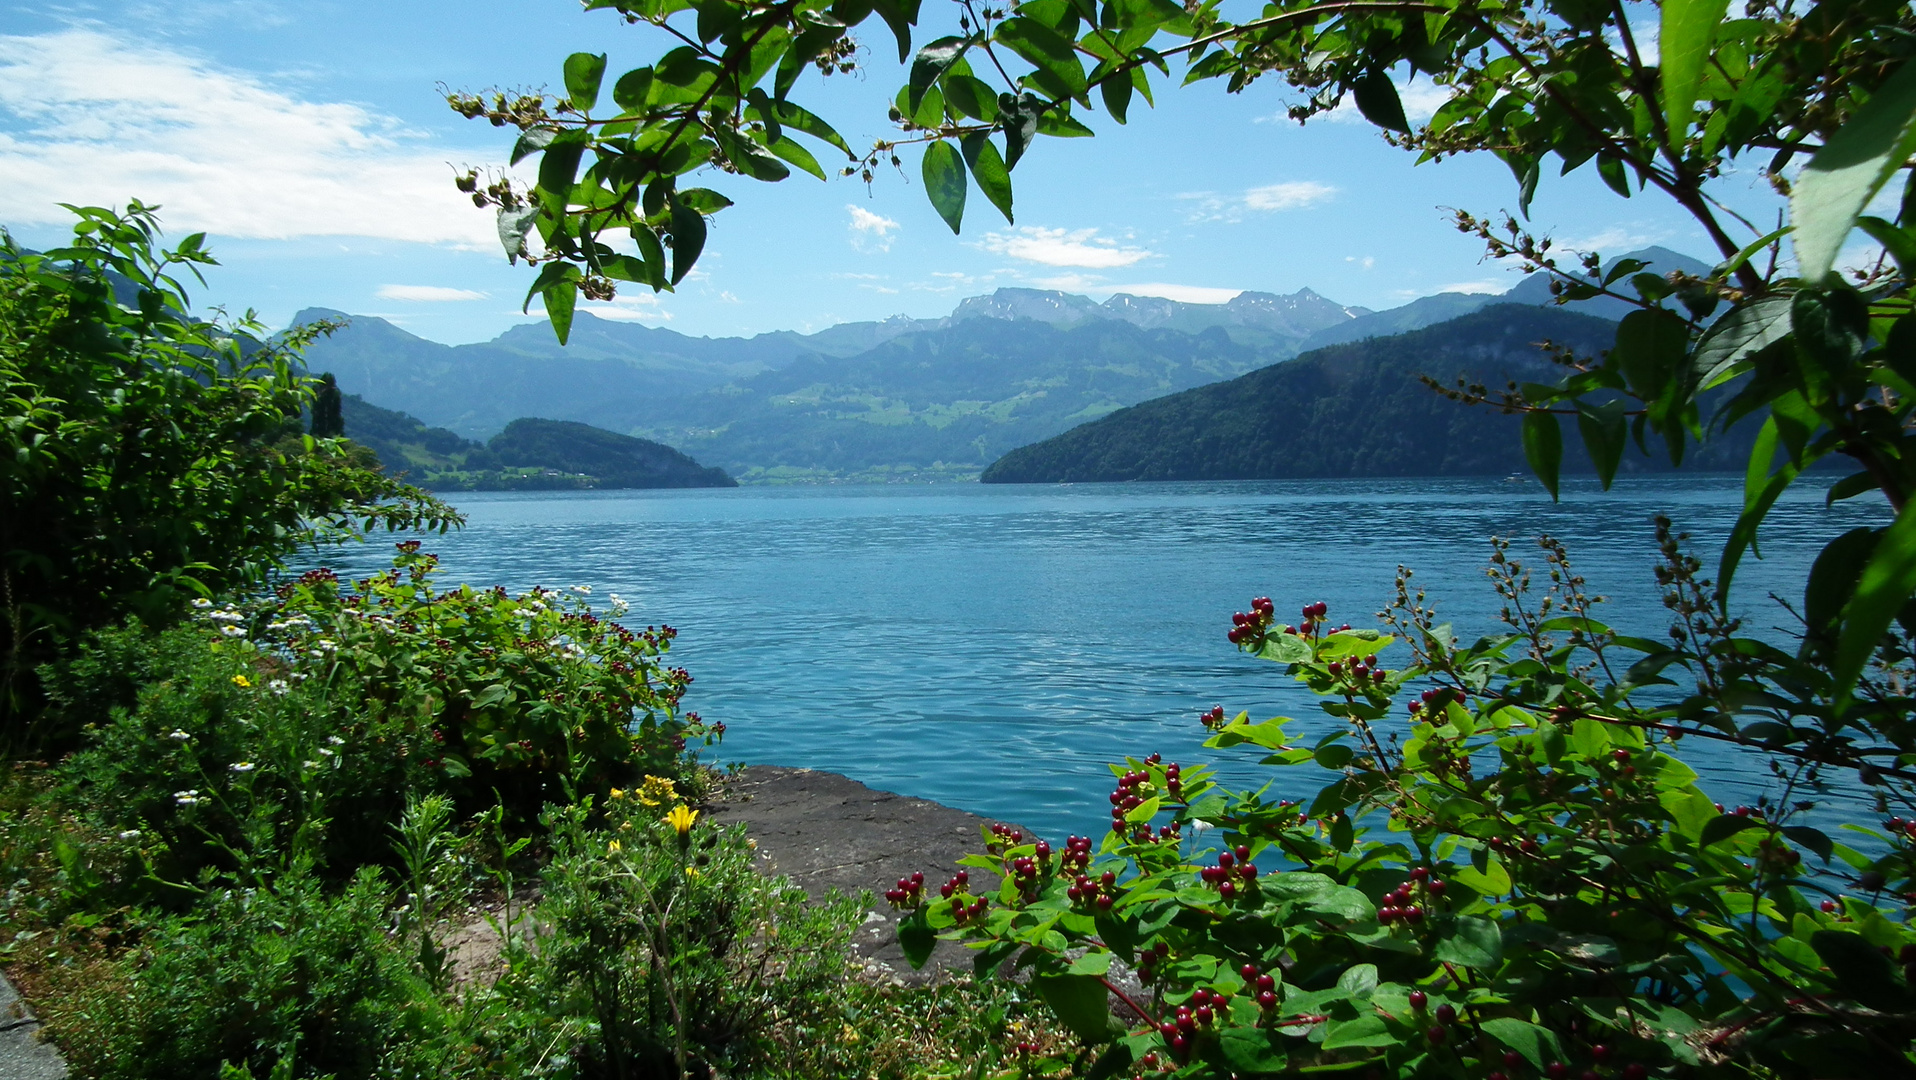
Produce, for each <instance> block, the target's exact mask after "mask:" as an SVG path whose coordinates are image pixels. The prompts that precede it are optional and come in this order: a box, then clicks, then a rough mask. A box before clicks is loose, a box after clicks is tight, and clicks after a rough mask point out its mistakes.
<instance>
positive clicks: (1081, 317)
mask: <svg viewBox="0 0 1916 1080" xmlns="http://www.w3.org/2000/svg"><path fill="white" fill-rule="evenodd" d="M1634 255H1635V257H1637V258H1642V259H1645V260H1647V261H1650V262H1651V263H1652V264H1653V266H1652V268H1653V269H1654V270H1656V271H1659V272H1667V271H1669V270H1673V269H1684V270H1688V271H1691V272H1698V271H1706V270H1707V267H1704V266H1703V265H1702V264H1700V263H1697V262H1696V261H1695V260H1691V259H1688V258H1686V257H1684V256H1681V255H1678V254H1676V253H1674V252H1668V251H1664V250H1662V249H1655V248H1653V249H1650V250H1648V251H1645V252H1638V253H1634ZM1548 300H1549V292H1548V287H1547V283H1546V282H1544V281H1543V280H1541V279H1540V278H1538V277H1534V276H1533V277H1532V278H1528V279H1525V280H1524V281H1523V282H1522V283H1520V284H1519V285H1518V286H1517V287H1516V288H1515V289H1513V290H1511V291H1510V292H1509V293H1506V294H1504V295H1503V296H1501V297H1497V296H1490V295H1482V294H1461V293H1443V294H1438V295H1436V296H1429V297H1424V298H1422V299H1419V300H1416V301H1413V302H1412V303H1410V304H1407V305H1405V306H1403V307H1399V308H1395V309H1391V310H1388V311H1382V312H1373V311H1370V310H1367V309H1365V308H1358V307H1347V306H1343V305H1340V304H1337V303H1335V302H1334V301H1331V300H1328V299H1325V298H1324V297H1322V296H1320V295H1318V294H1317V293H1315V292H1313V291H1311V290H1309V289H1302V290H1299V291H1298V292H1296V293H1293V294H1291V295H1288V296H1280V295H1276V294H1272V293H1256V292H1246V293H1241V294H1239V295H1238V296H1236V297H1234V298H1233V299H1232V300H1231V301H1229V302H1228V303H1224V304H1191V303H1181V302H1178V301H1173V300H1165V299H1160V298H1157V297H1139V296H1130V295H1123V294H1120V295H1117V296H1113V297H1111V298H1110V299H1109V300H1106V301H1105V302H1103V303H1097V302H1094V301H1092V300H1090V299H1088V298H1086V297H1082V296H1076V295H1073V294H1069V293H1063V292H1054V291H1047V290H1037V289H1000V290H998V291H997V292H995V293H992V294H990V295H988V296H977V297H971V298H968V299H965V300H963V301H961V302H960V303H959V304H958V305H957V307H956V308H955V309H954V310H953V311H952V313H951V314H950V315H949V316H947V317H945V318H942V319H911V318H905V317H896V318H892V319H887V320H883V321H881V322H863V323H847V324H842V325H838V326H834V327H831V328H829V329H826V330H823V331H820V332H818V333H815V334H798V333H794V332H789V331H780V332H775V333H768V334H760V335H757V336H754V337H741V338H705V337H691V336H688V335H684V334H679V333H676V332H674V331H671V330H666V329H661V328H656V327H647V326H640V325H636V324H632V323H626V322H613V321H610V320H605V319H600V318H596V317H594V316H592V315H590V314H587V313H584V312H581V313H580V314H579V315H578V316H577V317H576V319H575V322H574V324H573V330H572V335H571V343H570V345H568V346H564V347H561V346H560V345H559V344H558V343H557V342H556V341H555V340H554V338H553V336H552V334H551V331H550V330H549V329H548V328H546V327H545V326H543V325H525V326H519V327H515V328H513V329H511V330H509V331H507V332H506V333H504V334H502V335H500V336H499V337H497V338H495V339H493V340H492V341H489V342H482V343H477V344H472V345H459V346H448V345H441V344H438V343H435V342H431V341H426V340H424V339H422V338H419V337H416V336H414V335H412V334H409V333H407V332H405V331H404V330H402V329H400V328H398V327H396V326H393V325H392V324H390V323H388V322H386V321H385V320H382V319H378V318H374V317H367V316H358V317H355V316H348V315H343V314H342V313H339V312H332V311H325V310H321V309H310V310H308V311H304V312H301V313H300V315H299V316H298V317H297V321H299V322H306V321H310V320H313V319H317V318H334V319H341V320H344V321H345V322H346V324H347V325H346V326H345V327H344V328H343V329H341V330H339V331H338V332H336V333H334V334H333V335H332V336H331V337H329V338H327V339H324V340H322V341H320V342H318V343H316V344H315V345H314V346H313V347H312V348H310V349H309V350H308V352H307V364H308V366H309V368H310V369H312V370H314V371H331V372H332V373H333V374H334V375H335V376H336V378H337V379H338V381H339V384H340V386H341V387H342V388H343V389H344V390H346V391H347V392H350V393H356V394H359V395H361V396H362V397H364V398H365V399H366V400H367V401H369V402H371V403H374V404H377V405H379V406H381V407H384V408H387V409H396V410H401V411H403V412H406V413H409V414H411V415H412V416H415V417H418V418H419V419H420V420H421V421H423V422H424V423H425V424H426V425H428V426H434V427H443V428H446V429H449V430H450V431H452V432H454V433H456V434H458V435H460V436H463V437H466V438H475V439H485V438H489V437H490V436H491V435H493V434H495V433H497V432H499V431H501V430H503V429H504V428H505V426H506V425H507V424H508V423H509V422H511V421H512V420H515V419H518V418H522V417H528V416H538V417H545V418H548V419H555V420H573V421H580V422H583V423H586V424H591V425H593V426H596V427H599V428H604V429H608V430H610V431H614V432H620V433H624V434H629V435H633V436H638V437H641V438H645V439H650V440H655V441H657V442H660V443H663V444H666V445H668V446H671V447H675V448H677V449H678V450H681V451H683V452H685V453H687V454H690V455H692V456H694V457H696V458H697V459H699V460H700V461H703V462H706V463H708V464H711V465H714V466H718V467H721V468H723V469H724V470H726V471H727V472H729V473H731V474H732V475H733V476H737V477H739V478H740V479H742V480H745V481H747V482H754V481H757V482H766V481H778V480H806V479H826V478H860V479H887V478H918V477H924V478H954V479H955V478H961V477H970V476H975V475H977V474H978V473H979V472H980V471H981V470H983V469H984V468H985V467H986V466H988V465H990V464H991V463H992V462H994V461H996V460H997V459H998V458H999V457H1000V456H1002V455H1004V454H1005V453H1007V452H1009V451H1011V450H1013V449H1015V448H1017V447H1020V446H1024V445H1027V444H1030V443H1034V442H1038V441H1041V440H1044V439H1047V438H1050V437H1052V436H1054V435H1058V434H1060V433H1062V432H1064V431H1066V430H1068V429H1070V428H1072V427H1074V426H1076V425H1078V424H1082V423H1085V422H1086V421H1090V420H1095V419H1098V418H1099V417H1102V416H1105V415H1107V414H1109V413H1112V412H1115V411H1117V410H1119V409H1123V408H1126V407H1129V406H1132V405H1136V404H1138V403H1140V402H1144V401H1148V400H1151V399H1154V398H1160V397H1164V396H1166V395H1169V394H1175V393H1178V392H1180V391H1184V390H1189V389H1192V388H1195V387H1199V386H1204V385H1206V384H1211V383H1216V382H1219V381H1222V380H1229V379H1232V378H1236V377H1238V376H1241V375H1244V374H1246V373H1248V372H1252V371H1255V370H1258V369H1260V368H1266V367H1268V366H1270V365H1272V364H1276V363H1279V362H1281V361H1286V360H1289V359H1291V358H1293V357H1295V356H1297V355H1298V354H1299V353H1300V352H1306V351H1310V350H1313V349H1318V348H1321V347H1324V346H1327V345H1332V344H1338V343H1343V342H1350V341H1357V340H1362V339H1364V338H1368V337H1376V336H1388V335H1391V334H1398V333H1402V332H1404V331H1407V330H1415V329H1419V328H1421V327H1424V326H1429V325H1432V324H1435V323H1439V322H1443V321H1446V320H1449V319H1454V318H1457V317H1458V316H1461V315H1466V314H1469V313H1471V312H1473V311H1476V310H1478V309H1479V308H1482V307H1483V306H1484V305H1486V304H1489V303H1492V302H1495V301H1503V302H1506V303H1525V304H1538V303H1547V302H1548ZM1605 303H1610V304H1614V303H1615V302H1614V301H1609V302H1606V301H1601V300H1599V301H1591V302H1588V303H1586V304H1584V305H1581V307H1583V308H1584V309H1585V310H1587V311H1589V312H1590V313H1591V314H1595V315H1598V316H1607V317H1615V314H1616V312H1613V311H1610V310H1604V309H1603V307H1604V304H1605Z"/></svg>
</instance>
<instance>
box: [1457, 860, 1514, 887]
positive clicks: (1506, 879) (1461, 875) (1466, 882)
mask: <svg viewBox="0 0 1916 1080" xmlns="http://www.w3.org/2000/svg"><path fill="white" fill-rule="evenodd" d="M1450 880H1451V881H1452V882H1454V883H1456V884H1458V885H1462V886H1463V887H1464V888H1466V889H1469V890H1470V891H1471V892H1474V893H1476V894H1477V895H1479V896H1502V895H1504V894H1505V893H1507V892H1509V891H1510V871H1508V870H1506V869H1504V865H1503V862H1502V861H1501V860H1498V859H1491V860H1490V861H1489V862H1487V863H1486V864H1485V866H1484V869H1482V870H1479V869H1477V868H1476V867H1474V866H1460V867H1458V868H1457V869H1455V870H1452V871H1451V872H1450Z"/></svg>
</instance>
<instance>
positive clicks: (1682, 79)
mask: <svg viewBox="0 0 1916 1080" xmlns="http://www.w3.org/2000/svg"><path fill="white" fill-rule="evenodd" d="M1729 7H1730V4H1729V0H1663V27H1662V30H1661V31H1660V32H1659V34H1658V35H1657V53H1658V60H1657V70H1658V73H1659V76H1660V78H1661V81H1662V83H1663V86H1662V91H1663V120H1664V123H1665V125H1666V126H1667V128H1668V130H1669V132H1670V142H1671V143H1672V145H1674V146H1675V147H1676V148H1677V152H1678V153H1679V154H1681V153H1682V148H1683V144H1684V142H1685V140H1686V139H1687V138H1688V136H1689V132H1690V118H1691V117H1692V116H1694V115H1695V114H1696V95H1697V91H1698V90H1699V89H1701V88H1702V86H1703V71H1704V66H1705V65H1706V64H1708V63H1709V60H1710V46H1711V45H1713V44H1715V42H1716V28H1717V24H1718V23H1721V22H1722V21H1723V13H1724V12H1725V11H1728V10H1729Z"/></svg>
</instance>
